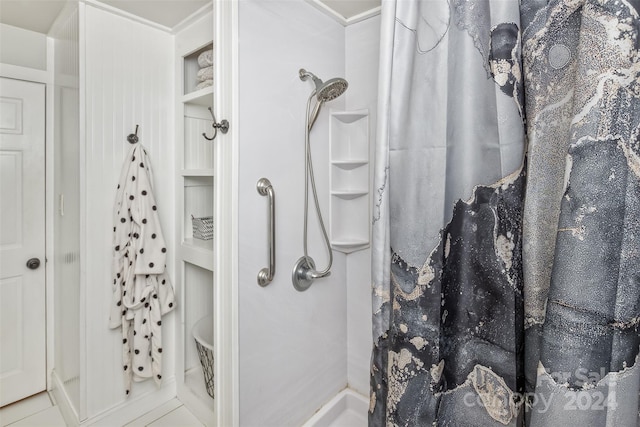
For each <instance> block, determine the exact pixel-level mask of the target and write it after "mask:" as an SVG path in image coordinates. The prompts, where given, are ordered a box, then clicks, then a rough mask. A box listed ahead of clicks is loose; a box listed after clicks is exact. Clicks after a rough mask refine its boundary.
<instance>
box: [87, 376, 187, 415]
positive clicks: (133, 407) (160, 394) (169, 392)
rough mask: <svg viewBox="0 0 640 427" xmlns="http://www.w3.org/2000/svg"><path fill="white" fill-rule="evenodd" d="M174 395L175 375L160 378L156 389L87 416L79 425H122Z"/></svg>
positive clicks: (172, 397) (162, 403)
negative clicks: (160, 380) (160, 384)
mask: <svg viewBox="0 0 640 427" xmlns="http://www.w3.org/2000/svg"><path fill="white" fill-rule="evenodd" d="M175 397H176V379H175V377H173V378H169V379H167V380H165V379H163V380H162V386H161V387H160V389H158V390H154V391H150V392H148V393H145V394H143V395H141V396H138V397H131V398H129V399H127V400H125V401H123V402H122V403H120V404H118V405H116V406H114V407H112V408H110V409H108V410H106V411H104V412H101V413H100V414H98V415H96V416H94V417H91V418H88V419H86V420H84V421H82V423H80V426H82V427H84V426H92V427H93V426H95V427H99V426H104V427H113V426H124V425H126V424H128V423H130V422H131V421H133V420H135V419H137V418H140V417H141V416H142V415H144V414H146V413H147V412H150V411H152V410H154V409H156V408H157V407H158V406H161V405H164V404H165V403H167V402H169V401H170V400H171V399H174V398H175Z"/></svg>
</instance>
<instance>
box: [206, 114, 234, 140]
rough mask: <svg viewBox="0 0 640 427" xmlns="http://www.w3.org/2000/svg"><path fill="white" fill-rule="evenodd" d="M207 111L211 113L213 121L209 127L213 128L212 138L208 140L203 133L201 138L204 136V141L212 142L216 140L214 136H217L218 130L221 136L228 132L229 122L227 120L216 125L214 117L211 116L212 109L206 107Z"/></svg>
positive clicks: (213, 115)
mask: <svg viewBox="0 0 640 427" xmlns="http://www.w3.org/2000/svg"><path fill="white" fill-rule="evenodd" d="M207 109H208V110H209V112H210V113H211V118H212V119H213V123H211V126H213V136H212V137H211V138H209V137H208V136H207V134H206V133H205V132H202V136H204V139H206V140H208V141H213V140H214V139H216V136H218V129H220V132H222V133H223V134H225V133H227V132H229V122H228V121H227V120H222V121H221V122H220V123H217V120H216V116H215V114H213V109H212V108H211V107H208V108H207Z"/></svg>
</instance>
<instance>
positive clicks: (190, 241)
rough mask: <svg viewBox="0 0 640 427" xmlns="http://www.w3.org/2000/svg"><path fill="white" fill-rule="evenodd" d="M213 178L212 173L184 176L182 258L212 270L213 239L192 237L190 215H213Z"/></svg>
mask: <svg viewBox="0 0 640 427" xmlns="http://www.w3.org/2000/svg"><path fill="white" fill-rule="evenodd" d="M213 179H214V178H213V175H211V176H190V175H186V176H184V214H183V216H182V217H183V218H184V221H183V225H182V226H183V232H182V235H183V240H182V259H184V260H185V261H188V262H190V263H192V264H195V265H197V266H199V267H202V268H206V269H208V270H213V242H214V240H213V239H211V240H201V239H195V238H193V226H192V221H191V215H193V216H194V217H196V218H201V217H206V216H213V197H214V196H213ZM214 235H215V231H214Z"/></svg>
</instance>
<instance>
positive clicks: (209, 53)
mask: <svg viewBox="0 0 640 427" xmlns="http://www.w3.org/2000/svg"><path fill="white" fill-rule="evenodd" d="M198 65H200V67H201V68H205V67H210V66H212V65H213V49H210V50H206V51H204V52H202V53H201V54H200V55H199V56H198Z"/></svg>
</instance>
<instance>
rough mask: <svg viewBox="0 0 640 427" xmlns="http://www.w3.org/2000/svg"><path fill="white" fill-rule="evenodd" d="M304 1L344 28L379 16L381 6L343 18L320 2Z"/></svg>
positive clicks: (314, 0) (313, 0)
mask: <svg viewBox="0 0 640 427" xmlns="http://www.w3.org/2000/svg"><path fill="white" fill-rule="evenodd" d="M305 1H306V2H307V3H309V4H310V5H312V6H313V7H315V8H316V9H318V10H319V11H320V12H322V13H324V14H325V15H327V16H330V17H331V18H333V19H334V20H336V21H337V22H338V23H340V24H341V25H342V26H345V27H347V26H349V25H351V24H356V23H358V22H360V21H364V20H365V19H369V18H371V17H374V16H376V15H379V14H380V11H381V10H382V7H381V6H377V7H374V8H372V9H369V10H365V11H364V12H362V13H359V14H357V15H354V16H350V17H349V18H345V17H344V16H342V15H341V14H339V13H338V12H336V11H335V10H333V9H332V8H330V7H329V6H327V5H326V4H325V3H323V2H322V1H320V0H305Z"/></svg>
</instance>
